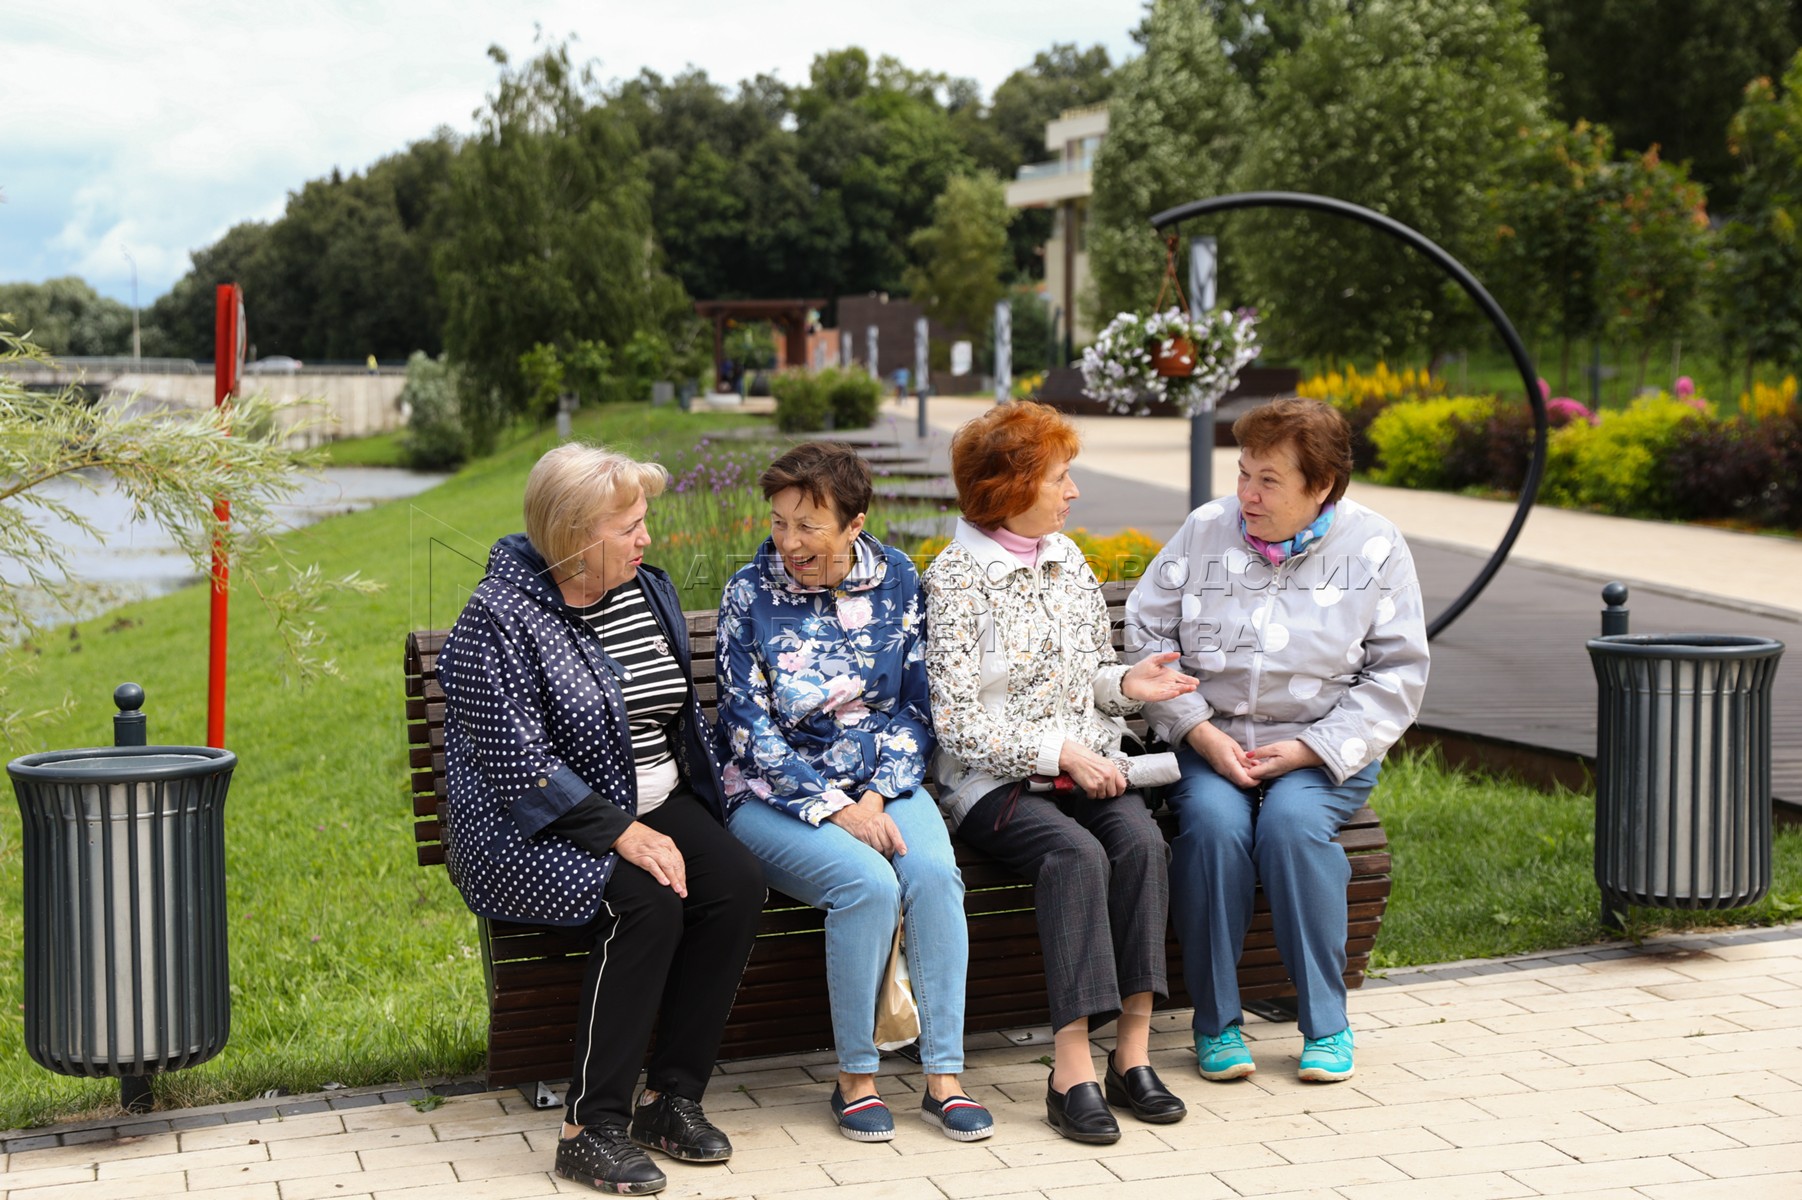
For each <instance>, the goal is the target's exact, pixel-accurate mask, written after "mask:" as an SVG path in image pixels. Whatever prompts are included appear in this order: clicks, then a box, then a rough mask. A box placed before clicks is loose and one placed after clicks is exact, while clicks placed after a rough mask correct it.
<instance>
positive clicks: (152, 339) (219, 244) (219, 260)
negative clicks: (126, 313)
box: [142, 221, 276, 362]
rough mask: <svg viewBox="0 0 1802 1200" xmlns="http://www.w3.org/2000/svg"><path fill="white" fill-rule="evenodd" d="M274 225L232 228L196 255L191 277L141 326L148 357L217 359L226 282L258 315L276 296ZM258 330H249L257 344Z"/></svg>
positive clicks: (158, 304)
mask: <svg viewBox="0 0 1802 1200" xmlns="http://www.w3.org/2000/svg"><path fill="white" fill-rule="evenodd" d="M268 246H269V226H268V225H266V224H264V223H263V222H261V221H245V222H242V223H241V224H238V225H233V226H232V227H231V228H230V229H228V230H226V231H225V235H224V236H223V237H221V238H220V239H219V240H218V241H216V242H214V243H213V244H212V245H210V246H206V247H203V248H201V249H199V250H196V251H194V252H193V254H192V256H191V258H190V262H191V264H192V265H191V266H189V268H188V273H187V274H186V275H183V276H182V277H181V278H180V279H178V280H176V281H175V286H174V287H172V288H170V289H169V290H168V291H167V292H165V293H163V294H162V295H161V296H159V297H157V299H156V303H154V304H152V305H151V306H150V310H149V312H148V314H147V315H146V316H145V318H144V320H143V322H142V326H143V328H142V335H143V343H144V353H145V354H149V355H153V356H156V357H163V358H194V359H199V360H201V361H202V362H211V361H212V359H213V333H214V331H213V323H214V306H215V304H216V303H217V301H216V300H215V295H216V291H217V288H218V286H219V285H220V284H222V283H236V284H239V285H241V286H242V287H243V289H244V296H245V307H246V308H247V309H248V310H249V311H250V312H253V313H254V312H255V311H256V308H255V306H256V305H257V304H258V303H259V302H260V300H261V299H262V298H263V297H266V296H274V295H275V294H276V291H275V288H274V287H273V285H272V284H273V279H274V276H273V274H272V273H271V272H270V271H269V270H268V261H269V257H268ZM258 328H259V327H258V326H257V325H255V324H252V325H251V327H250V339H251V341H252V342H255V341H256V340H257V337H258Z"/></svg>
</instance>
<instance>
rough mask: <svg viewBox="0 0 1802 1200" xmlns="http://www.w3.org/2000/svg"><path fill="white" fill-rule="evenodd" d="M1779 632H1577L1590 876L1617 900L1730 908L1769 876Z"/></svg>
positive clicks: (1766, 884)
mask: <svg viewBox="0 0 1802 1200" xmlns="http://www.w3.org/2000/svg"><path fill="white" fill-rule="evenodd" d="M1782 653H1783V643H1782V642H1779V641H1776V640H1774V639H1771V638H1765V637H1750V636H1739V635H1729V634H1663V635H1639V634H1632V635H1629V634H1620V635H1616V636H1611V637H1599V638H1594V639H1591V641H1590V642H1589V656H1590V662H1591V664H1592V665H1593V666H1594V667H1595V674H1596V685H1597V690H1598V695H1599V705H1598V709H1597V727H1596V846H1595V870H1596V883H1597V884H1598V885H1599V886H1600V887H1601V890H1602V909H1603V913H1604V919H1606V917H1607V915H1608V914H1609V913H1611V912H1617V911H1619V910H1620V908H1622V907H1624V906H1625V905H1628V904H1638V905H1645V906H1650V907H1658V908H1682V909H1714V908H1739V907H1741V906H1743V905H1747V904H1754V903H1756V902H1757V901H1758V900H1760V899H1761V898H1763V896H1764V894H1765V893H1766V892H1767V891H1769V890H1770V887H1771V680H1772V678H1773V677H1774V676H1775V674H1776V671H1777V660H1778V658H1779V657H1780V656H1781V655H1782Z"/></svg>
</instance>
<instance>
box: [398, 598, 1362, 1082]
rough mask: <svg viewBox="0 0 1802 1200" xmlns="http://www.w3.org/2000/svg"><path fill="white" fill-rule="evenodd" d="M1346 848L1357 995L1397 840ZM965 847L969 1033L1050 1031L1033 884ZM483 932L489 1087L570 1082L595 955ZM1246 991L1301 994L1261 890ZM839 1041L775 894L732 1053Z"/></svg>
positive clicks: (435, 709) (419, 771)
mask: <svg viewBox="0 0 1802 1200" xmlns="http://www.w3.org/2000/svg"><path fill="white" fill-rule="evenodd" d="M1103 588H1104V594H1105V595H1106V596H1107V597H1108V610H1109V613H1110V615H1111V616H1112V618H1113V624H1114V637H1115V644H1116V645H1118V644H1119V640H1120V635H1121V626H1122V621H1123V615H1124V608H1125V602H1126V596H1127V594H1128V593H1129V592H1130V591H1131V590H1132V584H1131V583H1130V582H1116V583H1109V584H1104V585H1103ZM687 615H688V629H689V640H690V644H691V647H692V652H693V656H694V661H693V665H694V674H695V686H696V688H697V690H698V691H699V693H700V699H701V706H702V708H703V709H704V710H706V712H707V714H708V716H709V717H710V718H711V717H712V715H713V711H714V699H715V686H714V622H715V614H714V613H712V612H696V613H689V614H687ZM444 638H445V631H443V630H436V631H426V630H421V631H416V632H413V633H409V634H408V635H407V643H406V693H407V698H406V704H407V740H408V743H409V751H408V754H409V763H410V766H411V771H412V796H413V815H414V817H415V818H416V822H415V825H414V837H415V841H416V843H417V853H418V858H419V863H420V865H422V866H437V865H441V864H442V863H443V862H444V848H443V846H442V845H441V844H440V833H441V825H440V821H441V818H442V805H443V803H444V796H445V782H444V692H443V690H442V689H441V688H440V687H439V686H438V678H437V659H438V649H439V647H440V646H442V645H443V644H444ZM1141 732H1142V730H1141ZM1160 819H1161V822H1162V824H1163V826H1164V831H1165V834H1166V836H1170V835H1172V834H1173V833H1174V825H1173V822H1172V820H1171V818H1170V816H1169V814H1168V813H1165V814H1163V815H1162V816H1161V818H1160ZM1338 841H1339V843H1340V845H1342V846H1343V847H1344V848H1345V852H1346V854H1347V856H1348V857H1349V859H1350V861H1351V864H1352V878H1351V884H1350V887H1349V889H1348V899H1349V901H1350V928H1349V933H1348V937H1347V941H1346V956H1347V960H1348V962H1347V967H1346V972H1345V980H1346V983H1347V985H1348V986H1350V987H1354V988H1355V987H1358V986H1359V985H1361V984H1362V983H1363V982H1364V971H1365V967H1366V966H1367V964H1368V962H1369V959H1370V949H1371V946H1372V944H1373V943H1374V942H1375V940H1376V935H1377V931H1378V929H1379V928H1381V926H1382V923H1383V910H1384V908H1385V907H1386V906H1387V904H1388V900H1389V848H1388V847H1389V843H1388V839H1387V837H1386V836H1385V835H1384V833H1383V828H1382V825H1381V824H1379V823H1378V821H1377V817H1376V814H1375V813H1374V812H1372V811H1371V810H1370V809H1369V808H1364V809H1362V810H1360V811H1359V812H1358V813H1357V815H1356V816H1354V817H1353V818H1352V819H1351V821H1350V822H1348V823H1347V824H1346V827H1345V828H1344V829H1343V830H1342V831H1341V833H1340V836H1339V838H1338ZM954 845H955V846H956V850H957V862H958V866H959V867H960V869H961V870H962V871H963V877H964V887H965V899H964V908H965V911H966V912H967V913H968V915H969V922H970V973H969V986H968V996H967V1000H966V1007H965V1027H966V1029H968V1030H991V1029H1008V1028H1014V1027H1019V1026H1030V1025H1042V1024H1045V1023H1046V1022H1047V1021H1048V1020H1049V1016H1048V1013H1047V1011H1046V1006H1045V972H1044V963H1043V959H1042V958H1041V956H1040V953H1039V941H1038V931H1037V925H1036V923H1035V920H1034V917H1033V909H1032V885H1031V884H1030V883H1028V882H1027V881H1026V880H1024V879H1022V878H1020V877H1019V876H1018V875H1015V874H1014V873H1013V872H1012V871H1009V870H1007V869H1006V868H1004V867H1002V866H1001V865H1000V864H999V863H997V862H995V861H994V860H993V859H991V858H989V857H988V856H987V855H984V854H982V853H981V852H979V851H976V850H974V849H972V848H970V847H969V846H967V845H965V844H964V843H963V842H962V841H956V840H954ZM477 924H478V925H479V926H480V929H479V937H480V941H481V947H482V964H483V967H484V970H485V972H486V974H487V981H488V1009H489V1024H488V1063H487V1077H488V1082H489V1084H490V1086H506V1085H511V1084H530V1083H535V1082H541V1081H548V1080H561V1079H565V1078H567V1077H568V1075H569V1062H570V1055H571V1047H572V1044H573V1037H574V1024H575V1013H576V989H577V987H578V985H579V983H580V982H581V977H582V970H583V964H584V955H585V953H586V950H587V947H586V946H584V945H582V944H581V943H579V942H578V941H577V940H576V939H574V938H572V937H571V936H570V935H569V934H568V933H567V932H565V931H563V930H558V929H553V928H547V927H542V926H532V925H515V924H510V923H507V922H502V921H485V920H478V922H477ZM1169 954H1170V976H1171V978H1170V985H1171V996H1170V999H1169V1001H1168V1004H1167V1005H1166V1007H1186V1006H1187V1005H1188V1003H1189V997H1188V992H1187V989H1186V988H1184V986H1183V981H1182V964H1181V950H1180V949H1179V947H1178V946H1177V943H1176V940H1175V937H1174V935H1172V936H1171V938H1170V942H1169ZM1239 988H1240V994H1241V996H1242V997H1243V998H1244V999H1245V1000H1247V1001H1258V1000H1268V999H1275V998H1280V997H1284V996H1292V995H1293V994H1294V991H1295V989H1294V986H1293V985H1292V984H1291V983H1290V982H1289V977H1288V973H1287V972H1286V971H1285V970H1284V968H1283V964H1282V961H1281V959H1280V958H1279V957H1278V955H1277V951H1276V942H1275V938H1274V935H1273V933H1272V931H1271V926H1270V910H1269V907H1268V905H1267V904H1266V903H1265V901H1264V895H1263V891H1262V890H1261V889H1260V890H1259V892H1258V896H1257V906H1256V910H1255V915H1254V916H1253V919H1252V926H1251V932H1250V934H1248V935H1247V937H1246V943H1245V954H1244V957H1243V958H1242V959H1241V961H1240V964H1239ZM831 1045H832V1022H831V1014H830V1012H829V1010H828V1005H827V996H826V972H825V954H824V926H823V923H822V915H821V913H820V912H819V911H818V910H817V909H814V908H811V907H807V906H805V905H802V904H799V903H798V902H796V901H794V900H791V899H790V898H789V897H787V896H784V895H782V894H781V893H779V892H775V891H771V893H770V896H769V900H768V902H767V903H766V904H765V906H764V911H763V922H762V925H761V927H760V929H759V931H758V938H757V944H756V947H755V948H754V949H753V950H752V952H751V958H750V963H749V965H748V966H747V967H746V968H745V974H744V979H743V981H742V982H741V983H740V984H739V989H738V998H737V1001H736V1002H735V1003H734V1005H733V1008H732V1016H731V1019H730V1021H729V1022H728V1024H727V1026H726V1034H725V1039H724V1042H723V1044H722V1047H721V1055H722V1057H725V1058H747V1057H753V1056H757V1055H764V1054H783V1053H793V1052H800V1051H809V1050H819V1049H826V1048H829V1047H830V1046H831Z"/></svg>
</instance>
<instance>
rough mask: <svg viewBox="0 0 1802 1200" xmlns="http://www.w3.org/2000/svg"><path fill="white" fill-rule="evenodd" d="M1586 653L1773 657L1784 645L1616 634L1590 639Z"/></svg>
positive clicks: (1744, 637) (1727, 636) (1704, 636)
mask: <svg viewBox="0 0 1802 1200" xmlns="http://www.w3.org/2000/svg"><path fill="white" fill-rule="evenodd" d="M1589 652H1590V653H1591V654H1594V655H1600V656H1602V657H1604V658H1608V657H1614V658H1680V659H1726V658H1774V657H1776V656H1777V655H1779V654H1782V653H1783V643H1782V642H1780V641H1778V640H1777V639H1776V638H1768V637H1762V636H1759V635H1756V634H1746V633H1615V634H1610V635H1608V636H1607V637H1597V638H1590V639H1589Z"/></svg>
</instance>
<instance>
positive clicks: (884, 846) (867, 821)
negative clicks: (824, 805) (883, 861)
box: [826, 792, 907, 857]
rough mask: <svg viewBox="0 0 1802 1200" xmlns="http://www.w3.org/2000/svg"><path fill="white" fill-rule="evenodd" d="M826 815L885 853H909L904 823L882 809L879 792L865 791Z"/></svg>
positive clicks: (839, 825) (850, 832)
mask: <svg viewBox="0 0 1802 1200" xmlns="http://www.w3.org/2000/svg"><path fill="white" fill-rule="evenodd" d="M826 819H827V820H828V821H831V822H832V823H833V824H834V825H837V826H838V827H839V828H840V829H842V830H844V831H845V832H846V833H848V834H850V835H851V836H852V837H854V838H856V839H857V840H858V841H860V842H862V843H863V844H864V845H866V846H868V847H869V848H870V849H872V850H874V851H875V852H876V853H878V854H880V855H883V856H884V857H887V856H889V855H891V854H893V855H904V854H906V853H907V843H906V842H905V841H903V840H902V839H901V827H900V826H898V825H896V824H895V818H893V817H891V816H889V815H888V814H887V813H885V812H883V811H882V797H881V796H878V795H877V794H876V793H875V792H865V793H864V794H863V799H861V800H859V801H858V802H857V803H856V804H852V805H848V806H846V807H844V808H841V809H839V810H838V811H837V812H835V813H833V814H832V815H831V816H830V817H827V818H826Z"/></svg>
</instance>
